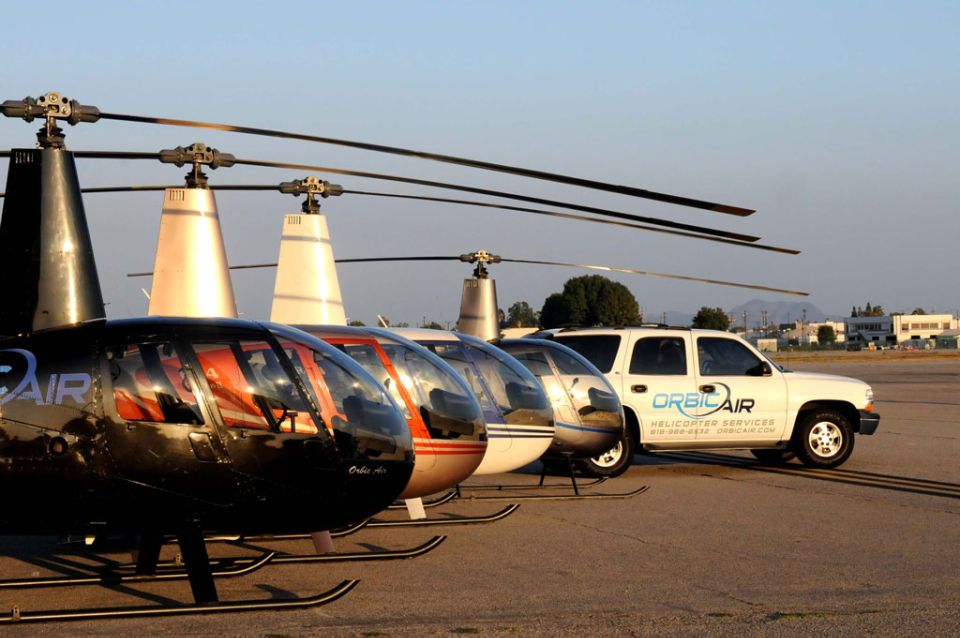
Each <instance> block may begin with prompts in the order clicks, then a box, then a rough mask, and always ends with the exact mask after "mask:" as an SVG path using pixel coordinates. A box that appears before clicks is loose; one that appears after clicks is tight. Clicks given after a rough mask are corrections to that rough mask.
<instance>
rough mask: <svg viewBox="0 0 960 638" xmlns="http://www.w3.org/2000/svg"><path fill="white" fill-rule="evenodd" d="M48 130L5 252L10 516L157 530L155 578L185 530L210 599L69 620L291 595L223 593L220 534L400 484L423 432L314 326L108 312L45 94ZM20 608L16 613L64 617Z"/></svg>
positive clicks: (75, 112) (1, 237)
mask: <svg viewBox="0 0 960 638" xmlns="http://www.w3.org/2000/svg"><path fill="white" fill-rule="evenodd" d="M35 105H36V108H37V110H38V111H39V115H40V116H41V117H43V118H44V119H45V126H44V127H43V128H41V130H40V135H39V136H38V139H39V145H38V146H39V148H36V149H15V150H13V151H11V152H10V167H9V172H8V176H7V191H6V199H5V201H4V208H3V217H2V220H0V268H2V269H3V270H4V271H5V272H10V273H14V276H13V277H11V279H10V280H9V281H11V282H12V285H8V287H7V289H6V290H5V303H4V304H3V306H2V307H0V335H8V336H6V337H3V338H0V491H2V493H3V494H4V496H5V498H6V503H7V507H5V508H4V510H3V512H0V533H14V534H57V533H61V534H63V533H75V534H85V535H86V534H132V533H135V534H139V536H140V544H139V553H138V559H137V565H136V573H137V575H139V576H145V575H150V574H153V573H155V572H156V570H157V561H158V556H159V551H160V546H161V544H162V541H163V539H164V537H165V536H167V535H174V536H176V538H177V540H178V542H179V545H180V548H181V553H182V555H183V559H184V562H185V567H186V572H187V576H188V577H189V580H190V584H191V588H192V591H193V594H194V598H195V600H196V603H197V604H196V605H185V606H179V607H160V608H158V607H156V606H153V607H146V608H124V609H121V610H87V611H85V612H80V613H72V614H53V617H56V618H59V619H74V618H83V617H105V616H109V615H128V616H129V615H159V614H164V613H167V614H169V613H184V612H194V611H229V610H231V609H256V608H261V609H262V608H281V607H284V606H291V604H296V603H300V602H302V601H307V602H312V603H317V602H327V601H329V600H332V599H334V598H336V597H339V596H340V595H342V594H343V593H346V591H348V590H349V589H350V588H351V587H352V586H353V584H355V582H356V581H345V583H342V584H341V585H340V586H339V587H337V588H334V589H333V590H331V591H330V592H328V594H327V595H325V596H321V597H315V598H313V599H298V600H294V601H290V600H286V601H275V600H268V601H240V602H232V603H221V604H214V603H217V600H218V596H217V592H216V587H215V585H214V580H213V573H212V571H211V566H210V561H209V560H208V557H207V553H206V547H205V544H204V536H203V535H204V534H205V533H209V532H216V531H224V532H232V533H238V532H240V533H250V532H254V531H257V532H306V531H310V530H317V529H330V528H333V527H337V526H342V525H347V524H350V523H355V522H357V521H359V520H362V519H364V518H366V517H368V516H370V515H371V514H373V513H375V512H377V511H380V510H382V509H383V508H384V507H386V506H387V505H388V504H389V503H390V502H392V501H393V500H394V499H395V498H396V496H397V495H398V494H399V493H400V492H401V490H402V489H403V488H404V486H405V485H406V484H407V481H408V480H409V478H410V475H411V473H412V471H413V462H414V452H413V443H412V439H411V436H410V432H409V429H408V428H407V426H406V422H405V420H404V419H403V417H402V415H401V414H400V412H399V410H398V409H397V406H396V404H395V403H394V402H393V400H392V399H391V398H389V396H388V395H387V394H386V393H385V392H384V390H383V388H382V387H381V386H379V385H378V384H377V382H376V381H374V379H373V378H372V377H370V376H369V375H368V374H367V373H366V372H365V371H364V370H363V369H362V368H361V367H360V366H359V365H358V364H357V363H355V362H354V361H353V360H352V359H351V358H350V357H348V356H346V355H344V354H342V353H340V352H339V351H337V350H336V349H335V348H333V347H331V346H329V345H327V344H325V343H323V342H321V341H319V340H317V339H315V338H313V337H311V336H310V335H308V334H306V333H303V332H300V331H297V330H294V329H291V328H286V327H283V326H279V325H274V324H268V323H256V322H250V321H240V320H205V319H132V320H113V321H107V320H106V319H105V318H104V317H105V312H104V303H103V298H102V295H101V291H100V285H99V280H98V276H97V270H96V265H95V261H94V257H93V251H92V245H91V241H90V236H89V232H88V230H87V224H86V217H85V212H84V209H83V204H82V201H81V197H80V190H79V185H78V180H77V174H76V168H75V165H74V161H73V156H72V154H71V153H70V152H69V151H66V150H65V149H64V147H63V134H62V131H61V130H60V129H59V128H58V127H57V126H56V124H57V120H58V119H66V120H67V121H73V120H74V119H76V120H77V121H80V120H81V119H82V118H83V117H85V115H84V113H85V111H84V110H83V109H84V107H81V106H80V105H77V104H76V103H72V104H71V103H70V102H68V101H67V100H65V99H61V98H60V97H59V96H58V95H56V94H48V95H47V96H45V100H44V101H43V104H42V105H40V104H36V103H35ZM49 617H50V614H47V615H46V616H45V615H44V614H43V613H40V614H37V615H33V616H31V615H28V614H22V613H20V612H15V613H14V614H11V615H10V616H2V617H0V622H10V621H24V620H31V619H47V618H49Z"/></svg>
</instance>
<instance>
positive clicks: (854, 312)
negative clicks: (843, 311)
mask: <svg viewBox="0 0 960 638" xmlns="http://www.w3.org/2000/svg"><path fill="white" fill-rule="evenodd" d="M850 316H851V317H856V316H857V307H856V306H853V307H852V308H850Z"/></svg>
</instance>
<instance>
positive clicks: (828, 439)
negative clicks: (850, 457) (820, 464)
mask: <svg viewBox="0 0 960 638" xmlns="http://www.w3.org/2000/svg"><path fill="white" fill-rule="evenodd" d="M807 443H808V444H809V446H810V450H811V451H812V452H813V453H814V454H816V455H817V456H818V457H820V458H822V459H828V458H830V457H833V456H836V455H837V454H839V453H840V448H842V447H843V430H841V429H840V428H839V427H837V424H836V423H831V422H830V421H821V422H820V423H817V424H815V425H814V426H813V427H812V428H810V434H809V436H808V437H807Z"/></svg>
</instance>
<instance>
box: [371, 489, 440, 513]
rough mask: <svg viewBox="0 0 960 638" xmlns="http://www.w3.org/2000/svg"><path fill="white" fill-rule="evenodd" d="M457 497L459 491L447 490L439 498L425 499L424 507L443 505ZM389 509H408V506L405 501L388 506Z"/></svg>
mask: <svg viewBox="0 0 960 638" xmlns="http://www.w3.org/2000/svg"><path fill="white" fill-rule="evenodd" d="M455 498H457V493H456V492H455V491H453V490H450V491H449V492H447V493H446V494H444V495H443V496H439V497H437V498H435V499H432V500H429V501H424V502H423V506H424V507H437V506H438V505H443V504H444V503H449V502H450V501H452V500H453V499H455ZM387 509H391V510H405V509H407V506H406V504H404V503H394V504H393V505H391V506H390V507H388V508H387Z"/></svg>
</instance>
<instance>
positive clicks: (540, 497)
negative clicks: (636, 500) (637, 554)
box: [460, 485, 650, 505]
mask: <svg viewBox="0 0 960 638" xmlns="http://www.w3.org/2000/svg"><path fill="white" fill-rule="evenodd" d="M649 489H650V486H649V485H641V486H640V487H638V488H637V489H635V490H631V491H629V492H615V493H613V494H521V495H520V496H516V495H514V496H507V495H504V496H461V497H460V498H462V499H463V500H464V501H602V500H612V499H618V498H630V497H631V496H637V495H638V494H643V493H644V492H646V491H647V490H649ZM518 505H519V504H518Z"/></svg>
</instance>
